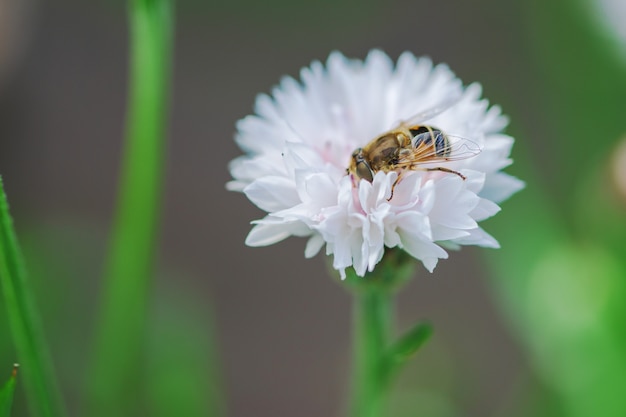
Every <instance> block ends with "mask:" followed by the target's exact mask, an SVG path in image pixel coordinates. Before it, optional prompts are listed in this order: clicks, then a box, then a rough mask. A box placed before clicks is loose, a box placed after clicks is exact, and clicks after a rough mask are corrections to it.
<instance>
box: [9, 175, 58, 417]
mask: <svg viewBox="0 0 626 417" xmlns="http://www.w3.org/2000/svg"><path fill="white" fill-rule="evenodd" d="M0 284H1V285H2V290H3V294H4V299H5V304H6V307H7V315H8V317H9V322H10V327H11V334H12V336H13V341H14V343H15V348H16V350H17V353H18V357H19V359H20V362H21V363H22V365H23V368H22V369H23V370H22V372H23V374H24V385H25V387H26V392H27V395H28V400H29V407H30V409H31V411H32V413H33V415H35V416H39V417H61V416H64V415H65V409H64V406H63V403H62V401H61V395H60V393H59V390H58V388H57V385H56V381H55V379H54V371H53V368H52V362H51V360H50V357H49V353H48V347H47V344H46V343H45V340H44V337H43V332H42V329H41V323H40V321H39V320H40V319H39V314H38V313H37V310H36V308H35V302H34V300H33V295H32V290H31V288H30V286H29V285H28V282H27V280H26V272H25V268H24V264H23V261H22V254H21V251H20V249H19V246H18V244H17V238H16V235H15V231H14V230H13V220H12V219H11V216H10V214H9V204H8V202H7V198H6V194H5V193H4V185H3V183H2V180H1V179H0Z"/></svg>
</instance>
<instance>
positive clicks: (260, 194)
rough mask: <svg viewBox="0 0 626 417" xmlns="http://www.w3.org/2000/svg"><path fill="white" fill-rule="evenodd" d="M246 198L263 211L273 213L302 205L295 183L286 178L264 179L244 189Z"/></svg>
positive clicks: (272, 177) (273, 177)
mask: <svg viewBox="0 0 626 417" xmlns="http://www.w3.org/2000/svg"><path fill="white" fill-rule="evenodd" d="M243 192H244V193H245V194H246V197H248V198H249V199H250V201H252V202H253V203H254V204H256V205H257V206H258V207H259V208H260V209H261V210H265V211H267V212H270V213H271V212H273V211H278V210H283V209H286V208H288V207H293V206H294V205H296V204H298V203H300V199H299V198H298V193H297V192H296V189H295V183H294V182H293V180H290V179H288V178H285V177H276V176H271V177H269V176H268V177H263V178H259V179H258V180H256V181H254V182H253V183H252V184H250V185H248V186H247V187H246V188H244V190H243Z"/></svg>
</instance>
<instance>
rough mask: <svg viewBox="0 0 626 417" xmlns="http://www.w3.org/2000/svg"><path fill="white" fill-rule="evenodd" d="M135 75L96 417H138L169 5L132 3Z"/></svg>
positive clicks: (92, 398)
mask: <svg viewBox="0 0 626 417" xmlns="http://www.w3.org/2000/svg"><path fill="white" fill-rule="evenodd" d="M129 21H130V34H131V35H130V36H131V48H130V49H131V52H130V53H131V73H130V98H129V114H128V126H127V134H126V143H125V155H124V164H123V167H122V177H121V185H120V187H121V188H120V195H119V201H118V207H117V213H116V217H115V224H114V230H113V232H112V238H111V247H110V253H109V259H108V263H107V267H106V271H105V282H104V294H103V297H104V299H103V302H102V305H101V310H100V322H99V325H98V331H97V335H96V347H95V354H94V356H93V359H92V360H93V366H92V368H91V373H90V375H88V379H89V381H88V383H89V386H90V388H89V402H90V404H89V407H90V410H89V411H90V414H91V415H92V416H107V417H109V416H114V415H138V414H137V410H136V409H134V408H133V404H135V405H136V404H137V395H136V393H137V388H138V386H140V383H139V379H138V378H139V375H140V369H141V360H140V359H141V349H142V346H141V345H142V343H143V341H144V336H145V331H144V330H145V329H144V328H145V310H146V293H147V287H148V285H149V281H150V276H151V275H152V268H153V260H154V253H155V247H156V235H157V233H156V230H157V224H158V217H159V207H160V196H161V191H162V176H163V173H162V171H163V159H164V155H163V154H164V143H165V121H166V119H167V117H166V111H167V95H168V89H169V76H170V55H171V43H172V32H173V29H172V26H173V25H172V10H171V4H170V1H169V0H135V1H131V2H130V4H129Z"/></svg>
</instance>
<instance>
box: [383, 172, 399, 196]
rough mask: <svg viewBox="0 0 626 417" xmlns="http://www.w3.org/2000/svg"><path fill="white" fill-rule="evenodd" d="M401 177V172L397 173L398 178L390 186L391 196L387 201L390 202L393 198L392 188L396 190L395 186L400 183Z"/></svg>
mask: <svg viewBox="0 0 626 417" xmlns="http://www.w3.org/2000/svg"><path fill="white" fill-rule="evenodd" d="M401 177H402V172H399V173H398V178H396V180H395V181H394V182H393V184H392V185H391V195H390V196H389V198H388V199H387V201H391V199H392V198H393V190H394V188H396V185H397V184H398V183H399V182H400V178H401Z"/></svg>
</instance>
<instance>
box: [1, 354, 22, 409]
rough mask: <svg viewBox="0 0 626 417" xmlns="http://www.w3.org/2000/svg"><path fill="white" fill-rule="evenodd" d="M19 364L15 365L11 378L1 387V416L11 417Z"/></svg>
mask: <svg viewBox="0 0 626 417" xmlns="http://www.w3.org/2000/svg"><path fill="white" fill-rule="evenodd" d="M17 368H18V365H17V364H15V365H13V372H11V376H10V377H9V380H8V381H7V382H6V383H5V384H4V385H3V386H2V388H0V417H11V406H12V405H13V393H14V392H15V378H16V377H17Z"/></svg>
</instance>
